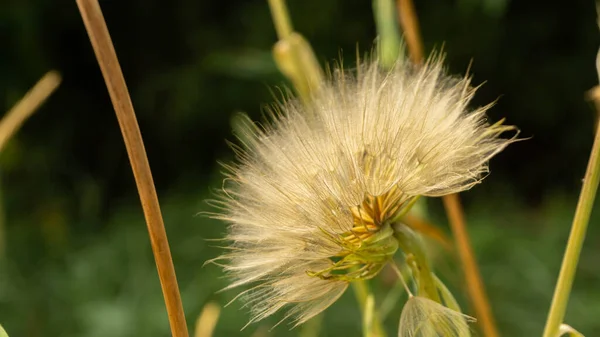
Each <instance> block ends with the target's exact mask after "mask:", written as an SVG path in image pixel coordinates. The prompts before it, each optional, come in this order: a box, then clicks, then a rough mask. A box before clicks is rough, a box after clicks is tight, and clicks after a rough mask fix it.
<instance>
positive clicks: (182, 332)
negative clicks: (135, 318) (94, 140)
mask: <svg viewBox="0 0 600 337" xmlns="http://www.w3.org/2000/svg"><path fill="white" fill-rule="evenodd" d="M77 6H78V7H79V11H80V13H81V17H82V18H83V23H84V24H85V27H86V30H87V32H88V35H89V38H90V41H91V43H92V46H93V48H94V52H95V54H96V58H97V59H98V64H99V65H100V69H101V70H102V75H103V76H104V81H105V82H106V87H107V88H108V92H109V94H110V98H111V101H112V103H113V107H114V109H115V112H116V114H117V119H118V120H119V126H120V127H121V132H122V134H123V139H124V141H125V147H126V148H127V154H128V155H129V161H130V164H131V168H132V170H133V175H134V177H135V181H136V185H137V189H138V192H139V195H140V199H141V202H142V208H143V210H144V217H145V218H146V224H147V227H148V234H149V235H150V242H151V245H152V251H153V253H154V260H155V262H156V268H157V270H158V276H159V279H160V284H161V287H162V292H163V296H164V299H165V304H166V307H167V314H168V316H169V323H170V325H171V333H172V335H173V336H174V337H188V331H187V326H186V322H185V316H184V313H183V306H182V304H181V296H180V294H179V287H178V286H177V278H176V276H175V268H174V267H173V261H172V259H171V251H170V249H169V242H168V240H167V233H166V232H165V227H164V223H163V219H162V215H161V212H160V206H159V203H158V197H157V195H156V190H155V187H154V182H153V180H152V173H151V172H150V165H149V164H148V158H147V157H146V150H145V149H144V143H143V140H142V135H141V133H140V129H139V126H138V123H137V120H136V117H135V112H134V110H133V105H132V104H131V98H130V97H129V92H128V90H127V85H126V84H125V79H124V78H123V73H122V72H121V67H120V65H119V61H118V59H117V54H116V53H115V49H114V47H113V44H112V40H111V38H110V34H109V33H108V28H107V27H106V22H105V21H104V16H103V15H102V10H101V9H100V5H99V4H98V1H97V0H77Z"/></svg>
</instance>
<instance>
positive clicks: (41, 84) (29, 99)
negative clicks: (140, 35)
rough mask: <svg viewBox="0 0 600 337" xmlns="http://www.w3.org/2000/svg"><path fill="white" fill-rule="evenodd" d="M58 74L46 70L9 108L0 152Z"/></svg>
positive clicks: (0, 226)
mask: <svg viewBox="0 0 600 337" xmlns="http://www.w3.org/2000/svg"><path fill="white" fill-rule="evenodd" d="M60 81H61V78H60V74H59V73H58V72H56V71H49V72H47V73H46V74H45V75H44V76H43V77H42V78H41V79H40V80H39V81H38V82H37V83H36V84H35V85H34V86H33V88H31V89H29V91H28V92H27V93H26V94H25V96H23V98H21V100H19V101H18V102H17V104H15V105H14V106H13V107H12V109H10V110H9V111H8V112H7V113H6V115H4V117H2V120H1V121H0V153H1V152H2V150H4V146H5V145H6V143H7V142H8V140H9V139H10V138H11V137H12V136H13V135H14V134H15V132H17V130H19V128H20V127H21V125H22V124H23V122H25V120H27V118H29V116H31V115H32V114H33V113H34V112H35V110H37V109H38V108H39V107H40V105H42V103H44V101H45V100H46V99H47V98H48V97H49V96H50V94H52V93H53V92H54V90H56V88H57V87H58V85H59V84H60ZM3 206H4V205H3V203H2V195H1V193H0V258H2V257H4V254H5V250H6V233H5V225H4V223H5V218H4V215H5V214H4V207H3Z"/></svg>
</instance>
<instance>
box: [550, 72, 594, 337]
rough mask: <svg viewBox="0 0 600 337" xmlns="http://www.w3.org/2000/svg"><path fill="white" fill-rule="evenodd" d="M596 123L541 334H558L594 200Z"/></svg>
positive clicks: (553, 335)
mask: <svg viewBox="0 0 600 337" xmlns="http://www.w3.org/2000/svg"><path fill="white" fill-rule="evenodd" d="M599 68H600V67H599ZM599 91H600V87H596V92H599ZM594 103H595V105H596V110H597V111H598V112H599V113H600V95H598V94H596V95H594ZM596 125H597V126H596V136H595V138H594V145H593V146H592V151H591V154H590V159H589V161H588V166H587V169H586V171H585V177H584V179H583V187H582V188H581V193H580V195H579V201H578V202H577V209H576V210H575V217H574V218H573V224H572V225H571V233H570V234H569V241H568V242H567V248H566V250H565V255H564V257H563V260H562V265H561V267H560V274H559V276H558V282H557V283H556V288H555V289H554V296H553V297H552V304H551V305H550V312H549V313H548V319H547V320H546V326H545V328H544V334H543V336H544V337H556V336H558V332H559V329H560V325H561V324H562V323H563V320H564V317H565V312H566V310H567V303H568V301H569V295H570V293H571V288H572V286H573V279H574V278H575V271H576V269H577V263H578V262H579V255H580V253H581V248H582V247H583V241H584V239H585V232H586V230H587V226H588V223H589V220H590V215H591V213H592V209H593V207H594V200H595V199H596V191H597V190H598V182H599V181H600V124H598V123H597V124H596Z"/></svg>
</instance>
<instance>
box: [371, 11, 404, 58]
mask: <svg viewBox="0 0 600 337" xmlns="http://www.w3.org/2000/svg"><path fill="white" fill-rule="evenodd" d="M373 13H374V14H375V24H376V25H377V35H379V41H378V46H377V49H378V50H379V53H378V54H379V55H378V56H379V63H381V65H383V66H384V67H385V68H388V69H389V68H391V67H392V66H394V64H395V63H396V62H397V61H398V59H399V58H404V52H402V51H401V49H402V37H401V36H400V32H398V20H397V19H396V11H395V10H394V0H373Z"/></svg>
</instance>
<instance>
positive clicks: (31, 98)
mask: <svg viewBox="0 0 600 337" xmlns="http://www.w3.org/2000/svg"><path fill="white" fill-rule="evenodd" d="M60 81H61V78H60V74H59V73H58V72H56V71H49V72H47V73H46V74H45V75H44V76H43V77H42V78H40V80H39V81H38V82H37V83H36V84H35V85H34V86H33V88H31V89H30V90H29V91H28V92H27V93H26V94H25V96H23V98H21V100H20V101H18V102H17V104H15V105H14V106H13V107H12V109H10V110H9V111H8V112H7V113H6V115H4V117H2V120H1V121H0V152H2V150H3V149H4V146H5V145H6V142H7V141H8V140H9V139H10V138H11V137H12V135H13V134H14V133H15V132H17V130H19V128H20V127H21V125H22V124H23V122H25V120H27V118H29V116H31V115H32V114H33V113H34V112H35V110H37V109H38V108H39V107H40V105H42V103H44V101H45V100H46V99H47V98H48V97H49V96H50V94H52V92H54V90H56V88H57V87H58V85H59V84H60Z"/></svg>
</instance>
